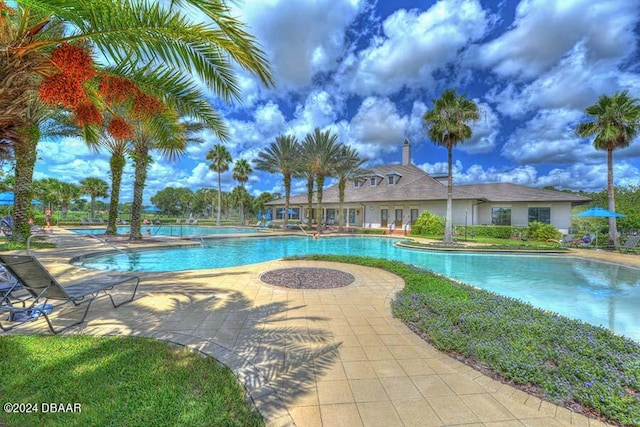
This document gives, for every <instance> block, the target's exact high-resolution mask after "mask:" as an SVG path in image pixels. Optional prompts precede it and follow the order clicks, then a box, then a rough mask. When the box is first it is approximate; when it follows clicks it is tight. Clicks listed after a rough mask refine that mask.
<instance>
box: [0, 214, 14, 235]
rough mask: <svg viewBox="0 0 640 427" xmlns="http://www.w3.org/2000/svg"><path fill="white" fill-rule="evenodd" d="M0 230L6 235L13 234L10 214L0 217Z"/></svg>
mask: <svg viewBox="0 0 640 427" xmlns="http://www.w3.org/2000/svg"><path fill="white" fill-rule="evenodd" d="M0 231H2V234H4V235H5V236H7V237H11V236H13V218H11V216H10V215H7V216H4V217H2V219H0Z"/></svg>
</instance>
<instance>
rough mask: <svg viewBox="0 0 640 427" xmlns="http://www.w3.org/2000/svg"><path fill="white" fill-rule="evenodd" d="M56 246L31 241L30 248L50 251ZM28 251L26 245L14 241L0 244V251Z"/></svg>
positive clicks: (5, 241)
mask: <svg viewBox="0 0 640 427" xmlns="http://www.w3.org/2000/svg"><path fill="white" fill-rule="evenodd" d="M55 247H56V245H55V244H53V243H48V242H38V241H35V240H32V241H31V244H30V248H31V249H49V248H55ZM24 249H27V244H26V243H21V242H14V241H12V240H4V241H1V242H0V251H19V250H24Z"/></svg>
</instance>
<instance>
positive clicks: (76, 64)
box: [51, 43, 96, 82]
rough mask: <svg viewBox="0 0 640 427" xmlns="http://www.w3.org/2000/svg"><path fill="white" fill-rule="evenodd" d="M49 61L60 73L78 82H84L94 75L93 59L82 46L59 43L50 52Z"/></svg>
mask: <svg viewBox="0 0 640 427" xmlns="http://www.w3.org/2000/svg"><path fill="white" fill-rule="evenodd" d="M51 62H53V63H54V65H55V66H56V67H58V69H59V70H60V72H61V73H63V74H65V75H67V76H69V77H70V78H72V79H74V80H76V81H79V82H86V81H87V80H89V79H91V78H93V77H94V76H95V75H96V70H95V68H94V67H93V59H92V58H91V55H89V52H88V51H87V50H86V49H85V48H83V47H82V46H76V45H71V44H69V43H62V44H60V45H59V46H58V47H57V48H56V50H54V51H53V53H52V54H51Z"/></svg>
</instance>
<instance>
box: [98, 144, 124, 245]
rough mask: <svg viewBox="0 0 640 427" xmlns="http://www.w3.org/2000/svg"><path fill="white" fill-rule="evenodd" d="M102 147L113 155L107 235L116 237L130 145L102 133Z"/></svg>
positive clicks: (111, 160) (111, 158)
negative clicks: (121, 189)
mask: <svg viewBox="0 0 640 427" xmlns="http://www.w3.org/2000/svg"><path fill="white" fill-rule="evenodd" d="M102 138H104V140H103V141H102V146H104V147H106V148H107V151H109V153H110V154H111V157H110V158H109V172H110V175H111V198H110V199H109V215H108V217H107V230H106V231H105V234H106V235H108V236H115V235H116V234H117V231H118V228H117V227H118V224H117V221H118V205H119V203H120V187H121V185H122V173H123V171H124V166H125V164H126V163H127V157H126V155H127V152H128V143H127V141H124V140H121V139H115V138H113V137H112V136H111V135H109V134H108V133H107V132H103V133H102Z"/></svg>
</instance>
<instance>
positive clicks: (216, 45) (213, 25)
mask: <svg viewBox="0 0 640 427" xmlns="http://www.w3.org/2000/svg"><path fill="white" fill-rule="evenodd" d="M2 6H3V8H2V11H0V13H1V16H0V140H1V141H3V142H4V143H6V144H8V145H10V146H13V148H14V154H15V160H16V186H15V192H16V202H15V204H16V208H15V217H16V218H15V219H16V226H17V228H18V230H22V229H23V228H24V229H25V230H26V229H27V221H28V219H27V216H26V212H28V211H27V209H28V206H29V204H30V199H31V181H32V176H33V172H32V170H33V164H34V162H35V159H36V156H35V145H36V144H37V141H38V138H37V131H38V129H37V123H35V122H34V121H33V120H30V119H29V117H30V115H29V114H28V112H29V109H30V108H31V104H32V102H33V101H34V100H36V99H38V97H40V99H42V100H43V101H47V102H49V103H50V104H51V105H54V106H55V107H56V108H58V106H59V104H60V102H62V101H64V102H62V104H63V106H64V108H66V109H68V110H70V111H72V112H73V113H74V117H75V119H76V123H77V124H78V125H79V126H80V127H82V128H83V130H84V135H85V138H86V139H87V140H88V141H91V140H95V139H97V135H98V133H99V132H98V130H97V128H98V127H99V126H100V125H102V113H103V112H104V111H105V109H109V108H110V104H112V103H114V93H115V92H114V91H111V90H107V91H102V92H101V90H100V88H101V87H103V86H104V87H110V88H112V89H113V88H114V87H117V86H118V85H120V86H119V89H121V90H120V94H119V96H120V98H121V99H119V101H120V102H125V101H126V103H127V104H129V107H133V109H134V112H135V110H136V109H139V110H144V109H147V110H148V109H149V108H150V107H154V108H155V107H157V106H158V104H159V103H162V104H164V105H165V106H168V107H169V108H171V109H176V110H179V111H181V112H182V113H183V114H185V115H188V116H190V117H192V118H194V119H195V120H198V121H201V122H203V123H206V124H207V126H208V127H210V128H211V129H212V130H213V132H214V133H216V134H217V135H218V136H219V137H221V138H222V139H224V138H226V136H227V134H226V128H225V126H224V123H223V121H222V118H221V117H220V115H219V113H218V112H217V111H216V110H215V109H214V107H212V106H211V105H210V104H209V103H208V102H206V101H205V99H206V94H205V93H204V92H203V90H202V89H201V88H200V86H199V84H200V82H203V83H204V84H205V86H206V87H207V88H209V89H211V90H212V91H213V93H214V94H215V95H216V96H217V97H219V98H221V99H222V100H223V101H225V102H228V101H230V100H234V99H236V100H237V99H239V98H240V97H239V85H238V84H237V82H236V78H235V74H234V72H233V71H232V70H233V65H234V64H238V65H239V66H240V67H242V68H244V69H245V70H247V71H249V72H250V73H251V74H253V75H254V76H256V77H258V78H259V79H260V80H261V81H262V82H263V83H264V84H265V85H266V86H271V85H272V84H273V80H272V77H271V75H270V69H269V65H268V63H267V61H266V59H265V57H264V54H263V52H262V51H261V50H260V49H259V48H258V47H257V45H256V43H255V40H254V38H253V37H252V36H251V35H249V34H248V33H246V32H245V30H244V25H243V24H242V23H241V22H239V21H238V20H236V19H235V18H233V17H232V16H231V14H230V11H229V9H228V8H227V7H226V5H225V4H224V3H223V2H222V1H220V0H213V1H207V2H204V1H201V0H175V1H172V2H171V3H170V7H166V6H164V5H163V4H161V3H158V2H142V1H127V2H122V1H120V0H105V1H101V2H91V1H77V0H56V1H53V0H40V1H32V0H28V1H27V0H24V1H18V2H15V6H13V7H9V8H8V7H7V5H6V3H4V2H2ZM192 10H196V11H197V12H199V14H198V16H199V17H202V20H203V21H204V22H198V23H192V22H193V20H192V19H190V18H189V16H190V15H189V13H190V12H189V11H192ZM62 29H64V31H62ZM71 51H73V52H72V53H73V55H66V54H68V53H69V52H71ZM65 52H66V54H65ZM93 52H95V53H96V55H97V56H99V57H100V58H102V59H104V60H102V61H101V62H100V64H97V63H95V62H94V61H93V59H92V56H91V55H92V53H93ZM75 54H79V57H80V58H81V60H80V61H78V60H73V58H76V59H77V58H78V56H74V55H75ZM65 55H66V56H65ZM159 62H160V63H162V66H161V67H158V66H157V64H158V63H159ZM103 64H108V65H103ZM114 82H115V83H116V84H115V86H114V84H113V83H114ZM123 89H124V90H123ZM131 89H135V90H131ZM132 94H135V95H136V96H135V97H132V96H131V95H132ZM63 98H64V99H63ZM133 98H134V99H133ZM149 100H151V101H153V102H147V101H149ZM136 104H137V105H136ZM152 109H153V108H152ZM114 119H115V118H114ZM113 123H114V122H113V121H112V122H111V124H110V129H111V130H113V131H115V130H117V129H119V130H120V131H122V130H123V126H122V121H120V122H118V124H119V126H111V125H112V124H113ZM120 134H122V132H120ZM30 171H31V173H29V172H30ZM23 226H24V227H23ZM14 235H15V236H17V237H18V238H23V237H26V236H22V234H21V233H20V232H18V233H16V234H14Z"/></svg>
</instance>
